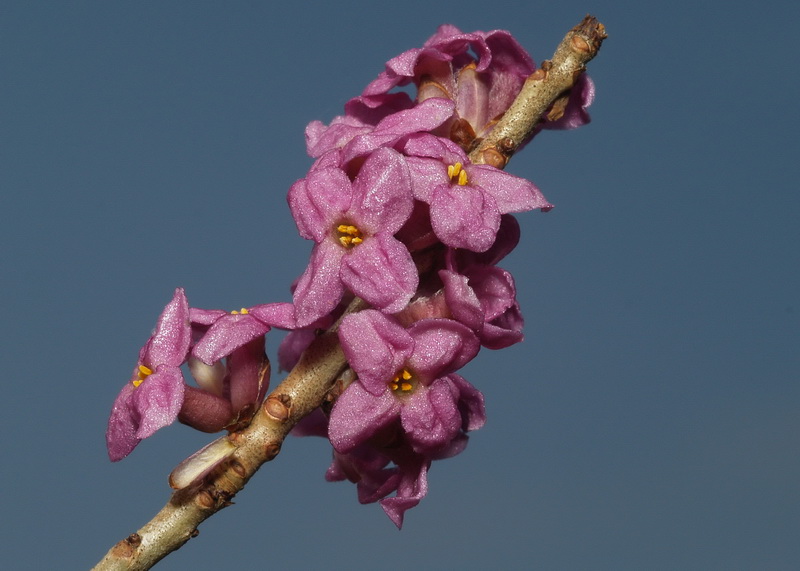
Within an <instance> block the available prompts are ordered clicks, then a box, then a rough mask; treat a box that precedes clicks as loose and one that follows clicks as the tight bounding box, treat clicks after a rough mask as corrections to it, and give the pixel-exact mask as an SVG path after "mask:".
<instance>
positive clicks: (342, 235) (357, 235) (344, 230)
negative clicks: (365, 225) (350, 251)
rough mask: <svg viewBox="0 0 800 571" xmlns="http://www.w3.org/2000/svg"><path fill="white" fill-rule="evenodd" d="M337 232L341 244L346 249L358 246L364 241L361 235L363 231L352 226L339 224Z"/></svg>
mask: <svg viewBox="0 0 800 571" xmlns="http://www.w3.org/2000/svg"><path fill="white" fill-rule="evenodd" d="M336 231H337V232H338V233H339V243H340V244H341V245H342V246H343V247H344V248H352V247H353V246H358V245H359V244H360V243H361V242H363V241H364V238H363V236H362V235H361V230H359V229H358V227H356V226H353V225H352V224H339V225H338V226H337V227H336Z"/></svg>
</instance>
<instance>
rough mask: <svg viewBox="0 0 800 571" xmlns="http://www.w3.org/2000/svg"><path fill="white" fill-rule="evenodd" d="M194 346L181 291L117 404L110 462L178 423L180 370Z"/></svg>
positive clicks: (110, 429)
mask: <svg viewBox="0 0 800 571" xmlns="http://www.w3.org/2000/svg"><path fill="white" fill-rule="evenodd" d="M191 341H192V328H191V325H190V324H189V303H188V301H187V300H186V295H185V293H184V291H183V289H181V288H178V289H176V290H175V295H174V296H173V297H172V301H170V302H169V304H167V306H166V307H165V308H164V311H163V312H162V313H161V316H160V317H159V318H158V324H157V325H156V329H155V332H154V333H153V335H152V337H150V339H148V341H147V343H145V345H144V347H142V349H141V351H140V352H139V360H138V362H137V363H136V367H135V368H134V370H133V374H132V375H131V379H130V381H129V382H128V383H127V384H126V385H125V386H124V387H123V388H122V391H120V393H119V396H117V398H116V400H115V401H114V406H113V408H112V409H111V417H110V418H109V420H108V431H107V432H106V443H107V445H108V455H109V457H110V458H111V460H112V461H114V462H116V461H118V460H122V459H123V458H125V456H127V455H128V454H130V453H131V451H132V450H133V449H134V448H135V447H136V445H137V444H139V442H141V441H142V440H143V439H145V438H147V437H148V436H151V435H152V434H153V433H154V432H155V431H156V430H158V429H159V428H162V427H164V426H167V425H169V424H172V423H173V422H175V419H176V418H178V413H179V412H180V409H181V405H182V404H183V393H184V384H185V383H184V379H183V373H182V372H181V368H180V367H181V365H182V364H183V363H184V361H185V360H186V356H187V354H188V352H189V346H190V344H191Z"/></svg>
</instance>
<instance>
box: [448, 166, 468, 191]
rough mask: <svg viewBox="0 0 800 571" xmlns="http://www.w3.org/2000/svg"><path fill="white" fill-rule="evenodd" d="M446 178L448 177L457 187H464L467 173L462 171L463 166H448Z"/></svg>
mask: <svg viewBox="0 0 800 571" xmlns="http://www.w3.org/2000/svg"><path fill="white" fill-rule="evenodd" d="M447 176H449V177H450V180H451V181H453V182H454V183H456V184H457V185H458V186H464V185H466V184H467V171H465V170H464V165H462V164H461V163H456V164H454V165H448V167H447Z"/></svg>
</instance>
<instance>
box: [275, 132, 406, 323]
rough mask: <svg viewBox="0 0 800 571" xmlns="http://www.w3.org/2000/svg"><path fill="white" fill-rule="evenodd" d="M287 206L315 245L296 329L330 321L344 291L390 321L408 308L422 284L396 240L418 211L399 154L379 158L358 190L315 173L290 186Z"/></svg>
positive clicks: (342, 178)
mask: <svg viewBox="0 0 800 571" xmlns="http://www.w3.org/2000/svg"><path fill="white" fill-rule="evenodd" d="M289 206H290V208H291V210H292V214H293V215H294V217H295V221H296V222H297V228H298V230H299V231H300V235H301V236H303V237H304V238H306V239H311V240H314V241H315V242H316V245H315V246H314V250H313V252H312V253H311V260H310V262H309V265H308V267H307V268H306V271H305V272H304V273H303V275H302V276H301V277H300V279H299V280H298V282H297V287H296V288H295V291H294V310H295V320H296V327H298V328H300V327H305V326H307V325H309V324H311V323H313V322H314V321H317V320H318V319H320V318H321V317H323V316H325V315H326V314H328V313H330V312H331V311H332V310H333V309H334V308H335V307H336V305H337V304H338V303H339V301H340V300H341V299H342V296H343V295H344V293H345V287H347V288H349V289H350V291H352V292H353V293H354V294H355V295H357V296H359V297H361V298H362V299H364V300H366V301H367V302H369V303H370V304H372V305H373V306H374V307H377V308H379V309H382V310H384V311H387V312H389V313H395V312H397V311H400V310H401V309H402V308H403V307H404V306H405V305H406V304H407V303H408V301H409V300H410V299H411V296H412V295H413V294H414V292H415V291H416V288H417V283H418V279H419V278H418V275H417V272H416V268H415V266H414V262H413V260H412V259H411V254H410V253H409V252H408V249H407V248H406V247H405V246H404V245H403V244H402V243H401V242H399V241H398V240H397V239H396V238H395V237H394V236H393V234H394V233H395V232H397V231H398V230H399V229H400V228H401V227H402V226H403V224H404V223H405V222H406V220H408V217H409V216H410V215H411V210H412V208H413V199H412V196H411V181H410V177H409V173H408V167H407V166H406V162H405V159H404V158H403V156H402V155H400V153H398V152H397V151H394V150H392V149H387V148H382V149H379V150H377V151H375V152H374V153H372V154H371V155H370V156H369V157H368V158H367V160H366V161H365V162H364V164H363V166H362V167H361V170H360V171H359V173H358V175H357V176H356V178H355V180H354V181H352V182H351V181H350V179H349V178H348V177H347V175H346V174H345V173H344V171H342V170H341V169H339V168H335V167H324V168H319V169H316V170H312V171H311V172H309V174H308V176H307V177H306V178H304V179H302V180H299V181H298V182H296V183H295V184H294V185H293V186H292V188H291V190H290V191H289Z"/></svg>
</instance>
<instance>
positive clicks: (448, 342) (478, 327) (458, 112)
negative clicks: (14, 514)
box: [108, 26, 593, 527]
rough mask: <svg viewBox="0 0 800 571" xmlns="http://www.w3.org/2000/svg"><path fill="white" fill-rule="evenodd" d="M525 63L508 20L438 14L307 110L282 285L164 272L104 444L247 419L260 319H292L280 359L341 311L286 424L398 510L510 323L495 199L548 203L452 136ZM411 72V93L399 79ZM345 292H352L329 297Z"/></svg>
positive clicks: (475, 399)
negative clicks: (209, 300)
mask: <svg viewBox="0 0 800 571" xmlns="http://www.w3.org/2000/svg"><path fill="white" fill-rule="evenodd" d="M534 70H535V66H534V63H533V61H532V59H531V58H530V56H529V55H528V54H527V53H526V52H525V51H524V50H523V49H522V47H521V46H520V45H519V44H518V43H517V42H516V41H515V40H514V39H513V38H512V36H511V35H510V34H509V33H508V32H505V31H492V32H474V33H463V32H461V31H460V30H458V29H457V28H455V27H453V26H442V27H440V28H439V30H438V31H437V33H436V34H435V35H434V36H433V37H431V38H430V39H429V40H428V41H427V42H426V43H425V44H424V45H423V47H422V48H419V49H413V50H409V51H407V52H405V53H403V54H401V55H399V56H397V57H395V58H393V59H392V60H390V61H389V62H388V63H387V64H386V69H385V71H384V72H382V73H381V74H380V75H379V76H378V77H377V78H376V79H375V80H374V81H373V82H372V83H370V84H369V85H368V86H367V87H366V89H365V90H364V91H363V93H362V94H361V95H360V96H358V97H355V98H354V99H352V100H351V101H349V102H348V103H347V105H346V106H345V114H344V115H343V116H340V117H337V118H335V119H334V120H333V121H332V122H331V123H330V124H329V125H324V124H322V123H320V122H318V121H315V122H312V123H311V124H310V125H309V126H308V127H307V129H306V141H307V151H308V153H309V155H311V157H313V158H314V159H315V162H314V164H313V165H312V166H311V168H310V169H309V172H308V173H307V174H306V176H305V177H304V178H302V179H300V180H298V181H297V182H296V183H295V184H294V185H292V187H291V189H290V190H289V194H288V202H289V206H290V209H291V212H292V215H293V217H294V220H295V222H296V224H297V228H298V231H299V233H300V235H301V236H302V237H303V238H306V239H308V240H312V241H313V242H314V247H313V250H312V253H311V257H310V261H309V264H308V266H307V268H306V269H305V271H304V272H303V274H302V275H301V276H300V277H299V278H298V279H297V280H296V281H295V283H294V286H293V299H292V302H291V303H273V304H267V305H261V306H256V307H253V308H249V309H247V310H242V311H241V312H234V313H233V314H230V313H226V312H223V311H207V310H197V309H190V308H189V307H188V303H187V302H186V298H185V296H184V294H183V291H182V290H177V291H176V293H175V297H174V299H173V301H172V302H171V303H170V304H169V305H168V306H167V308H166V309H165V310H164V313H163V314H162V316H161V319H160V320H159V324H158V327H157V329H156V331H155V333H154V334H153V336H152V337H151V338H150V340H149V341H148V343H147V344H146V345H145V347H144V348H143V349H142V352H141V354H140V358H139V363H138V364H137V367H136V369H135V370H134V374H133V378H132V379H131V382H130V383H128V384H127V385H126V386H125V388H124V389H123V390H122V392H121V393H120V395H119V397H118V398H117V401H116V402H115V404H114V410H113V412H112V415H111V420H110V422H109V430H108V446H109V453H110V455H111V457H112V459H114V460H118V459H120V458H122V457H124V456H126V455H127V454H128V453H129V452H130V451H131V450H132V449H133V447H134V446H136V444H137V443H138V442H139V441H140V440H141V439H142V438H145V437H147V436H149V435H151V434H152V433H153V432H154V431H155V430H157V429H158V428H160V427H162V426H165V425H167V424H169V423H171V422H173V421H174V420H175V419H176V418H177V419H179V420H181V421H182V422H184V423H186V424H189V425H190V426H193V427H195V428H199V429H201V430H209V431H213V430H220V429H223V428H229V429H230V428H231V427H233V426H241V425H242V423H246V422H247V421H248V420H249V418H250V417H251V416H252V414H253V410H254V409H255V408H256V407H257V406H258V404H259V403H260V402H261V400H262V399H263V397H264V392H265V389H266V385H267V381H268V378H267V375H268V373H266V374H265V370H266V369H267V368H268V367H267V366H266V363H267V362H266V360H265V357H264V355H263V351H264V335H265V334H266V333H267V331H269V329H270V328H271V327H278V328H282V329H287V330H290V331H291V333H290V334H289V335H288V336H287V337H286V339H285V340H284V342H283V343H282V345H281V348H280V351H279V356H280V362H281V366H282V368H290V367H291V366H292V365H293V364H294V363H296V362H297V360H298V359H299V357H300V355H301V353H302V352H303V350H304V349H305V348H306V347H307V346H308V345H309V344H310V343H311V341H312V340H313V339H314V335H315V331H317V330H318V329H320V328H327V327H329V326H330V325H331V324H333V323H334V322H335V321H336V320H337V319H339V318H340V317H342V316H343V319H342V320H341V323H340V325H339V328H338V335H339V341H340V344H341V347H342V349H343V352H344V354H345V356H346V358H347V363H348V367H347V370H346V371H344V372H343V373H342V375H341V382H340V383H339V391H340V394H338V398H336V400H335V402H333V404H328V405H326V406H324V407H323V408H321V409H320V410H319V411H317V412H316V413H315V414H313V415H311V416H309V417H307V418H306V419H305V420H304V421H303V422H301V424H300V425H298V427H297V428H296V429H295V433H296V434H317V435H324V436H326V437H327V438H329V439H330V442H331V444H332V446H333V451H334V452H333V463H332V465H331V467H330V468H329V470H328V472H327V475H326V477H327V479H329V480H345V479H347V480H350V481H352V482H354V483H356V485H357V490H358V498H359V501H361V502H362V503H369V502H380V504H381V506H382V507H383V509H384V510H385V511H386V513H387V514H388V515H389V517H390V518H391V519H392V521H393V522H394V523H395V524H396V525H397V526H398V527H400V526H401V525H402V522H403V517H404V513H405V511H406V510H408V509H409V508H411V507H413V506H415V505H417V504H418V503H419V501H420V500H421V499H422V498H423V497H424V496H425V494H426V493H427V489H428V486H427V472H428V470H429V469H430V466H431V463H432V462H433V461H434V460H438V459H442V458H447V457H451V456H454V455H456V454H458V453H460V452H461V451H462V450H463V449H464V448H465V446H466V443H467V433H468V432H469V431H472V430H475V429H478V428H480V427H481V426H483V424H484V422H485V410H484V403H483V395H482V394H481V393H480V392H479V391H478V390H477V389H476V388H475V387H473V386H472V385H471V384H470V383H469V382H467V381H466V380H465V379H464V378H463V377H462V376H460V375H459V374H458V371H459V370H460V369H461V368H462V367H463V366H464V365H465V364H467V363H468V362H469V361H470V360H472V359H473V358H474V357H475V356H476V355H477V353H478V351H479V349H480V348H481V346H483V347H487V348H490V349H500V348H503V347H508V346H510V345H512V344H514V343H517V342H519V341H521V340H522V316H521V313H520V310H519V305H518V304H517V301H516V290H515V285H514V280H513V278H512V276H511V275H510V274H509V273H508V272H507V271H505V270H503V269H502V268H500V267H499V266H498V265H497V264H498V262H500V260H502V259H503V257H505V256H506V255H507V254H508V253H509V252H510V251H511V250H512V249H513V248H514V247H515V246H516V244H517V242H518V240H519V226H518V225H517V222H516V220H515V219H514V217H513V215H512V214H513V213H517V212H524V211H529V210H534V209H540V210H543V211H546V210H549V209H550V208H552V205H551V204H550V203H549V202H548V201H547V200H546V199H545V198H544V196H543V195H542V193H541V192H540V191H539V189H538V188H537V187H536V186H535V185H534V184H533V183H531V182H530V181H527V180H525V179H522V178H519V177H516V176H513V175H511V174H508V173H506V172H504V171H502V170H499V169H497V168H495V167H493V166H488V165H483V164H473V163H472V162H471V161H470V158H469V153H470V151H471V150H472V149H474V148H475V146H476V145H477V144H478V143H479V142H480V140H481V139H482V138H484V137H486V136H487V135H488V134H489V133H491V131H492V128H493V127H494V125H495V124H496V122H497V120H498V119H499V118H501V117H502V116H503V114H504V113H505V111H506V110H507V109H508V107H509V106H510V105H511V103H512V102H513V101H514V99H515V97H516V96H517V94H518V93H519V91H520V90H521V89H522V85H523V83H524V81H525V79H526V78H527V77H528V76H529V75H530V74H531V73H532V72H533V71H534ZM410 85H413V86H415V87H416V96H415V97H413V98H412V96H411V95H409V93H408V90H407V89H401V88H404V87H405V86H410ZM592 98H593V86H592V84H591V82H590V80H589V79H588V78H586V77H583V78H582V79H580V80H579V81H578V84H577V85H576V87H575V88H574V89H573V91H572V95H571V96H570V98H569V100H568V103H567V104H566V105H565V106H564V108H563V110H561V112H560V117H559V118H558V119H555V120H552V121H550V123H549V124H548V125H546V126H547V127H549V128H572V127H576V126H579V125H581V124H583V123H586V122H587V121H588V116H587V114H586V111H585V109H586V107H587V106H588V105H589V103H590V102H591V100H592ZM355 298H360V299H361V300H363V301H364V302H366V304H368V306H369V309H365V310H362V311H359V312H356V313H350V314H346V315H343V313H344V308H345V307H346V306H347V304H348V303H349V302H350V301H352V300H353V299H355ZM223 360H224V362H223ZM183 364H188V369H189V370H190V371H191V373H192V376H193V377H194V378H195V380H196V381H197V386H196V387H195V386H191V385H189V384H187V383H186V381H185V380H184V376H183V372H182V370H181V366H182V365H183ZM392 494H394V495H392Z"/></svg>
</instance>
